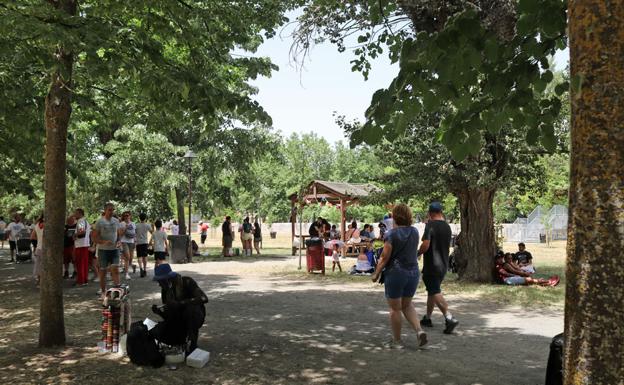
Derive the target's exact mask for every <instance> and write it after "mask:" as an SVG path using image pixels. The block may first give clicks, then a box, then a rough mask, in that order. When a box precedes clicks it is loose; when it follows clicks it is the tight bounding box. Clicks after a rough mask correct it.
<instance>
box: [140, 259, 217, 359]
mask: <svg viewBox="0 0 624 385" xmlns="http://www.w3.org/2000/svg"><path fill="white" fill-rule="evenodd" d="M154 281H157V282H158V284H159V285H160V288H161V299H162V303H163V305H164V306H157V305H152V311H153V312H154V313H156V314H158V315H159V316H161V317H162V318H163V320H164V321H163V322H161V323H159V324H158V325H156V326H155V327H154V329H152V331H151V333H152V334H153V335H154V337H155V338H156V339H157V340H158V341H162V342H164V343H166V344H168V345H182V344H184V343H185V341H186V339H187V338H188V340H189V342H190V346H189V349H188V350H187V354H188V353H191V352H192V351H193V350H195V348H197V339H198V337H199V329H200V328H201V327H202V325H203V324H204V319H205V317H206V307H205V305H204V304H206V303H208V297H207V296H206V294H205V293H204V292H203V291H202V289H200V288H199V286H198V285H197V282H195V280H194V279H193V278H191V277H183V276H181V275H180V274H178V273H176V272H174V271H172V270H171V266H170V265H169V264H168V263H163V264H160V265H158V266H156V268H155V269H154Z"/></svg>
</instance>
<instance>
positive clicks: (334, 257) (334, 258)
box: [332, 244, 342, 272]
mask: <svg viewBox="0 0 624 385" xmlns="http://www.w3.org/2000/svg"><path fill="white" fill-rule="evenodd" d="M336 265H338V270H339V271H340V272H342V267H341V266H340V253H339V252H338V245H337V244H334V252H333V253H332V272H333V271H334V270H335V269H336Z"/></svg>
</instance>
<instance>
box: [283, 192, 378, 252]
mask: <svg viewBox="0 0 624 385" xmlns="http://www.w3.org/2000/svg"><path fill="white" fill-rule="evenodd" d="M379 191H381V189H380V188H379V187H377V186H375V185H372V184H370V183H341V182H328V181H323V180H315V181H312V182H311V183H310V184H309V185H308V186H307V187H306V188H305V189H304V190H303V194H304V195H303V199H302V202H301V204H302V205H306V204H311V203H323V204H331V205H335V206H336V207H338V208H339V209H340V232H341V239H343V240H344V237H345V227H346V226H345V224H346V223H345V222H346V209H347V206H350V205H353V204H357V203H358V201H359V200H361V199H363V198H366V197H368V196H369V195H370V194H371V193H373V192H379ZM297 195H298V194H291V195H290V196H289V197H288V198H289V199H290V203H291V215H290V222H291V224H292V240H294V239H295V223H297V209H296V205H297V203H298V197H297ZM301 235H302V234H301ZM302 246H303V245H302Z"/></svg>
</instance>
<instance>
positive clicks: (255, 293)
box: [0, 263, 558, 385]
mask: <svg viewBox="0 0 624 385" xmlns="http://www.w3.org/2000/svg"><path fill="white" fill-rule="evenodd" d="M207 265H210V264H207ZM208 267H209V266H208ZM30 268H31V267H30V266H29V265H17V266H16V265H12V264H6V263H2V264H0V282H1V283H0V294H1V295H2V296H3V301H2V304H1V305H0V311H1V313H0V383H13V384H26V383H28V384H31V383H33V384H48V383H50V384H57V383H67V384H69V383H71V384H74V383H75V384H122V383H123V384H125V383H132V384H210V383H214V384H311V383H319V384H384V385H393V384H405V383H414V384H427V385H431V384H542V383H543V378H544V371H545V363H546V358H547V353H548V344H549V341H550V339H549V338H548V337H546V336H541V335H537V334H539V333H534V334H533V333H531V327H524V326H523V325H526V324H527V323H529V324H530V323H532V322H535V317H534V316H531V315H528V314H527V313H525V312H524V311H522V310H521V309H508V308H505V307H504V306H503V305H496V304H488V303H482V302H479V301H478V300H475V299H456V300H454V301H452V302H451V305H452V306H453V307H454V308H455V309H457V315H458V317H460V320H461V327H460V328H459V329H458V333H457V334H455V335H451V336H447V335H444V334H442V325H441V319H435V320H434V321H435V322H437V325H436V327H435V328H433V329H430V330H428V332H429V340H430V344H429V345H428V347H427V348H426V349H418V348H417V347H416V345H417V344H416V339H415V334H414V333H412V332H411V331H410V330H404V336H405V342H406V345H407V348H406V349H405V350H402V351H397V350H387V349H384V348H383V347H382V343H383V342H384V341H385V340H387V338H388V337H389V332H388V326H387V308H386V304H385V300H384V298H383V294H382V292H381V291H380V290H379V289H378V288H372V287H368V288H367V287H361V288H360V287H356V288H350V289H349V290H341V289H340V288H338V289H336V288H335V285H334V286H331V285H330V286H327V287H323V286H322V284H321V285H320V286H319V285H318V284H317V285H316V286H315V285H314V283H313V284H310V285H302V284H300V283H297V282H290V281H284V280H280V279H276V278H270V277H267V278H266V281H265V282H264V284H263V285H257V282H256V283H251V284H250V286H249V287H246V286H245V285H246V280H245V278H244V277H241V276H237V275H235V274H232V275H227V274H208V273H206V274H200V273H197V272H188V274H189V275H191V276H193V277H194V278H195V279H196V280H197V281H198V282H199V283H200V286H201V287H202V288H203V289H204V290H205V291H206V293H207V294H208V296H209V297H210V299H211V302H210V303H209V304H208V306H207V309H208V315H207V319H206V324H205V326H204V327H203V328H202V331H201V338H200V343H199V345H200V347H202V348H204V349H205V350H208V351H210V352H211V359H210V363H209V364H208V366H207V367H206V368H203V369H191V368H186V367H181V368H179V369H178V370H176V371H172V370H168V369H167V368H160V369H151V368H140V367H136V366H134V365H132V364H131V363H129V361H128V359H127V358H119V357H117V356H115V355H108V354H101V353H98V352H97V350H96V349H95V344H96V343H97V340H98V338H99V335H100V332H99V322H100V318H99V317H100V313H99V311H100V310H99V302H98V301H97V299H96V296H95V290H96V289H97V287H96V285H95V284H90V285H89V286H88V287H83V288H71V287H69V284H68V285H67V286H68V287H67V288H66V290H65V296H64V300H65V307H66V315H65V320H66V331H67V337H68V346H67V347H66V348H64V349H46V350H41V349H38V348H37V347H36V340H37V333H38V301H39V298H38V297H39V295H38V292H37V291H36V290H35V288H34V285H33V283H32V280H31V279H30V278H26V277H27V276H28V273H29V269H30ZM174 268H177V269H178V271H179V272H181V273H182V274H186V273H187V272H185V266H184V265H178V266H175V267H174ZM205 270H206V271H209V270H210V269H209V268H207V269H205ZM131 288H132V294H131V295H132V306H133V317H134V318H135V319H142V318H144V317H145V316H148V315H149V314H150V311H149V307H150V306H151V304H152V303H155V302H157V301H158V290H157V285H156V284H155V283H153V282H151V281H149V280H147V279H135V280H132V281H131ZM416 305H417V307H418V309H419V310H420V309H423V306H424V305H423V299H422V298H420V297H419V298H418V299H417V301H416ZM492 314H501V315H502V317H503V318H504V319H505V320H506V321H505V322H502V323H501V325H508V324H509V323H510V322H509V320H510V319H511V320H512V321H513V322H511V323H512V324H514V323H515V324H518V325H520V326H518V327H506V326H500V325H497V321H496V320H497V317H493V316H492ZM547 316H553V317H556V316H558V314H554V313H553V314H547ZM153 318H156V317H155V316H153ZM535 327H537V325H535Z"/></svg>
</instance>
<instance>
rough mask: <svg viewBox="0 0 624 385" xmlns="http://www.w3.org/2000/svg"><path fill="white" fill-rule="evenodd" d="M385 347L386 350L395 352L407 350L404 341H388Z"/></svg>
mask: <svg viewBox="0 0 624 385" xmlns="http://www.w3.org/2000/svg"><path fill="white" fill-rule="evenodd" d="M384 347H385V348H386V349H393V350H402V349H405V345H403V341H401V340H399V341H395V340H390V341H388V342H386V343H385V344H384Z"/></svg>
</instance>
